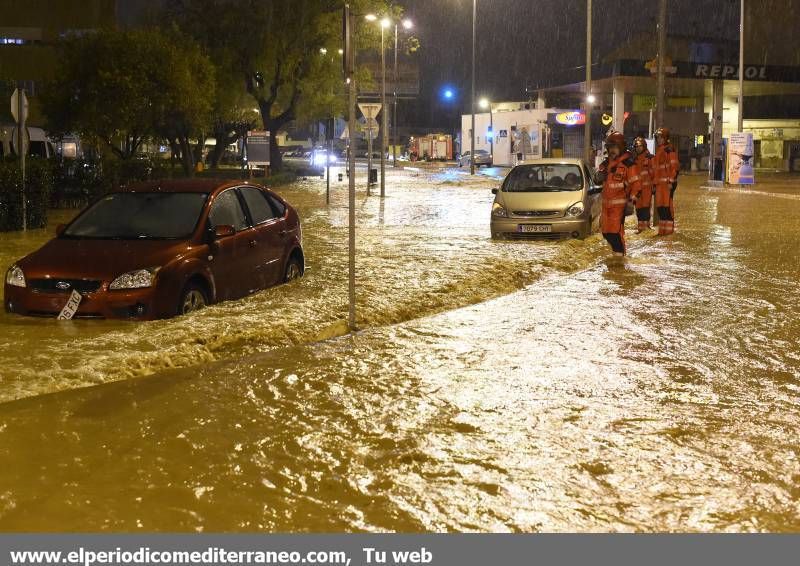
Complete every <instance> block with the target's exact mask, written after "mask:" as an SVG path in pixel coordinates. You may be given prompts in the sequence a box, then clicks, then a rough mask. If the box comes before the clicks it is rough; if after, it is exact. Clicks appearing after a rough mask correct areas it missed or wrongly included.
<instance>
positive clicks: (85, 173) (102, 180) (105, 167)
mask: <svg viewBox="0 0 800 566" xmlns="http://www.w3.org/2000/svg"><path fill="white" fill-rule="evenodd" d="M55 170H56V179H57V180H56V183H55V185H56V189H55V192H54V194H53V198H52V206H54V207H64V208H80V207H82V206H85V205H86V204H87V203H89V202H92V201H93V200H95V199H97V198H99V197H101V196H103V195H104V194H106V193H109V192H111V191H113V190H117V189H119V188H120V187H124V186H125V185H128V184H130V183H134V182H137V181H146V180H148V179H161V178H164V177H168V176H169V172H168V171H167V170H166V168H165V167H164V164H163V160H161V159H153V158H150V157H141V158H136V159H130V160H127V161H121V160H119V159H117V158H109V159H104V160H91V159H78V160H65V161H64V162H63V163H61V164H58V165H57V166H56V168H55Z"/></svg>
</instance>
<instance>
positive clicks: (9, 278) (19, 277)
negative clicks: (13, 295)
mask: <svg viewBox="0 0 800 566" xmlns="http://www.w3.org/2000/svg"><path fill="white" fill-rule="evenodd" d="M6 283H8V284H9V285H11V286H12V287H25V286H26V283H25V274H24V273H23V272H22V268H21V267H20V266H18V265H12V266H11V267H9V268H8V271H7V272H6Z"/></svg>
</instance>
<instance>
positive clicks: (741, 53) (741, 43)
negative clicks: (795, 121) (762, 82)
mask: <svg viewBox="0 0 800 566" xmlns="http://www.w3.org/2000/svg"><path fill="white" fill-rule="evenodd" d="M739 9H740V14H739V128H738V129H737V131H738V132H744V0H739Z"/></svg>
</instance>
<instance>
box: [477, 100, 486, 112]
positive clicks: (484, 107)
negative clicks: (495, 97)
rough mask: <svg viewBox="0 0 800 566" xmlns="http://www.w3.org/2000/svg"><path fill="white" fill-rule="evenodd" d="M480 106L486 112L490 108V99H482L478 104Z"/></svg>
mask: <svg viewBox="0 0 800 566" xmlns="http://www.w3.org/2000/svg"><path fill="white" fill-rule="evenodd" d="M478 105H479V106H480V107H481V108H482V109H484V110H486V109H487V108H489V99H487V98H481V99H480V102H478Z"/></svg>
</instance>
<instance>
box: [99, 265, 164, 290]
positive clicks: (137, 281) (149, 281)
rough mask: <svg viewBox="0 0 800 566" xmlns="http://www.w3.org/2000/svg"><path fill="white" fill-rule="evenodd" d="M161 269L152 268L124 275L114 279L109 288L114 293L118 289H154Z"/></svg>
mask: <svg viewBox="0 0 800 566" xmlns="http://www.w3.org/2000/svg"><path fill="white" fill-rule="evenodd" d="M159 269H160V268H158V267H151V268H148V269H137V270H136V271H129V272H128V273H123V274H122V275H120V276H119V277H117V278H116V279H114V280H113V281H112V282H111V285H109V286H108V288H109V289H111V290H112V291H113V290H117V289H144V288H146V287H152V286H153V283H155V280H156V273H158V270H159Z"/></svg>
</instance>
